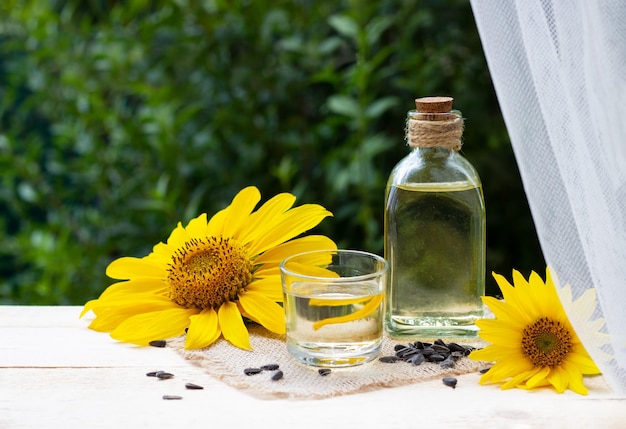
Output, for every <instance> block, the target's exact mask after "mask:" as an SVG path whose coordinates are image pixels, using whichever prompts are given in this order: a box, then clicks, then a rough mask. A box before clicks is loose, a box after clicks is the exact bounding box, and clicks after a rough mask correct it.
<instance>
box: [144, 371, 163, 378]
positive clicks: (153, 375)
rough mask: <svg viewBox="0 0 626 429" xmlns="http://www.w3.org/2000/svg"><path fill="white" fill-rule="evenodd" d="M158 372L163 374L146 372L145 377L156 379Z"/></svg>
mask: <svg viewBox="0 0 626 429" xmlns="http://www.w3.org/2000/svg"><path fill="white" fill-rule="evenodd" d="M159 372H163V371H150V372H146V375H147V376H148V377H156V376H157V374H158V373H159Z"/></svg>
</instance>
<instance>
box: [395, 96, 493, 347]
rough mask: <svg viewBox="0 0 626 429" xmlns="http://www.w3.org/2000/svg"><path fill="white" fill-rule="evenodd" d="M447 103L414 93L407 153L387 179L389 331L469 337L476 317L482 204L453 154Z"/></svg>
mask: <svg viewBox="0 0 626 429" xmlns="http://www.w3.org/2000/svg"><path fill="white" fill-rule="evenodd" d="M452 102H453V99H452V98H450V97H425V98H419V99H417V100H416V110H411V111H409V113H408V117H407V128H406V129H407V136H406V137H407V141H408V145H409V146H410V147H411V152H410V153H409V155H407V156H406V157H405V158H404V159H403V160H401V161H400V162H399V163H398V164H397V165H396V166H395V167H394V169H393V170H392V172H391V175H390V177H389V180H388V183H387V188H386V195H385V258H386V259H387V260H388V261H389V263H390V268H391V278H390V282H389V286H388V290H387V297H386V308H385V313H386V314H385V330H386V331H387V333H388V335H389V336H390V337H420V338H434V339H436V338H457V337H458V338H464V337H474V336H476V333H477V328H476V326H475V325H474V322H475V321H476V320H477V319H479V318H481V317H482V316H483V310H482V309H483V306H482V301H481V297H482V296H483V295H484V293H485V248H486V242H485V235H486V223H485V203H484V198H483V192H482V185H481V182H480V178H479V176H478V174H477V172H476V170H475V169H474V167H473V166H472V165H471V164H470V163H469V162H468V161H467V159H465V158H464V157H463V156H461V155H460V154H459V153H458V151H459V149H460V147H461V138H462V134H463V118H462V116H461V113H460V112H459V111H453V110H452Z"/></svg>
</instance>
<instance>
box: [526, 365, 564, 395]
mask: <svg viewBox="0 0 626 429" xmlns="http://www.w3.org/2000/svg"><path fill="white" fill-rule="evenodd" d="M549 375H550V367H548V366H546V367H543V368H541V369H540V370H539V371H537V373H536V374H534V375H533V376H532V377H530V378H529V379H528V381H526V386H528V387H529V388H531V389H532V388H534V387H537V386H538V385H540V384H541V383H542V382H544V381H545V380H546V379H547V377H548V376H549ZM555 387H556V386H555ZM557 390H558V389H557ZM561 392H562V391H561Z"/></svg>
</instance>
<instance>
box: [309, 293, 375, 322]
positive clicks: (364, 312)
mask: <svg viewBox="0 0 626 429" xmlns="http://www.w3.org/2000/svg"><path fill="white" fill-rule="evenodd" d="M383 296H384V294H382V293H381V294H380V295H376V296H375V297H373V298H372V300H371V301H370V302H368V303H367V304H366V305H364V306H363V308H361V309H359V310H357V311H355V312H354V313H350V314H347V315H345V316H338V317H328V318H326V319H322V320H318V321H317V322H315V323H314V324H313V329H314V330H316V331H317V330H318V329H320V328H321V327H322V326H325V325H330V324H334V323H346V322H351V321H353V320H359V319H363V318H364V317H367V316H369V315H370V314H372V313H373V312H374V311H376V310H378V309H379V308H380V303H381V302H382V300H383Z"/></svg>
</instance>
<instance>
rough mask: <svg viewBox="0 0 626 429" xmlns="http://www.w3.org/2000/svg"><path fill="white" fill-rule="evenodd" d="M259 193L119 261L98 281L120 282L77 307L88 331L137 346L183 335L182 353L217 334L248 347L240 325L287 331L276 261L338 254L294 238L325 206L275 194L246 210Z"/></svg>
mask: <svg viewBox="0 0 626 429" xmlns="http://www.w3.org/2000/svg"><path fill="white" fill-rule="evenodd" d="M260 199H261V195H260V193H259V190H258V189H257V188H255V187H247V188H245V189H243V190H241V191H240V192H239V193H238V194H237V195H236V196H235V198H234V199H233V201H232V203H231V204H230V206H228V207H226V208H225V209H223V210H221V211H219V212H218V213H217V214H215V215H214V216H213V217H212V218H211V219H210V220H208V221H207V215H206V214H202V215H200V216H198V217H197V218H195V219H192V220H191V221H190V222H189V223H188V224H187V226H186V227H183V226H182V225H181V224H180V223H179V224H178V226H177V227H176V228H175V229H174V230H173V231H172V233H171V234H170V236H169V238H168V239H167V242H166V243H159V244H157V245H156V246H154V248H153V251H152V253H150V254H149V255H147V256H145V257H143V258H133V257H122V258H119V259H116V260H114V261H113V262H111V264H110V265H109V266H108V267H107V270H106V274H107V275H108V276H109V277H111V278H114V279H118V280H124V281H121V282H118V283H115V284H113V285H111V286H109V287H108V288H107V289H106V290H105V291H104V292H103V293H102V295H100V297H99V298H98V299H95V300H92V301H89V302H87V303H86V304H85V306H84V308H83V311H82V313H81V317H82V316H83V315H84V314H86V313H87V312H88V311H90V310H91V311H92V312H93V313H94V314H95V316H96V317H95V318H94V320H93V321H92V323H91V324H90V325H89V327H90V328H91V329H94V330H96V331H101V332H111V336H112V337H113V338H115V339H117V340H120V341H124V342H129V343H133V344H138V345H147V344H148V343H149V342H150V341H153V340H158V339H167V338H172V337H175V336H179V335H182V334H183V333H184V332H185V329H186V328H187V336H186V339H185V348H187V349H197V348H203V347H207V346H208V345H210V344H211V343H213V342H214V341H215V340H217V339H218V338H219V337H220V335H223V336H224V338H225V339H226V340H228V341H229V342H231V343H232V344H234V345H235V346H237V347H240V348H243V349H250V348H251V347H250V338H249V335H248V330H247V328H246V326H245V323H244V317H246V318H248V319H250V320H252V321H254V322H257V323H259V324H261V325H263V326H264V327H265V328H267V329H268V330H270V331H272V332H276V333H278V334H282V333H284V332H285V319H284V312H283V308H282V306H281V305H280V304H279V303H280V302H282V300H283V296H282V289H281V283H280V271H279V265H280V262H281V261H282V260H283V259H284V258H285V257H286V256H288V255H291V254H294V253H299V252H304V251H308V250H317V249H336V248H337V246H336V245H335V243H334V242H333V241H332V240H330V239H329V238H327V237H325V236H321V235H310V236H303V237H300V238H294V237H297V236H299V235H300V234H302V233H304V232H306V231H308V230H310V229H311V228H313V227H315V226H316V225H318V224H319V223H320V222H321V221H322V220H323V219H324V218H325V217H327V216H332V214H331V213H330V212H329V211H327V210H326V209H325V208H324V207H322V206H320V205H317V204H305V205H302V206H298V207H294V208H292V206H293V204H294V203H295V200H296V198H295V196H293V195H291V194H288V193H283V194H279V195H276V196H275V197H273V198H271V199H270V200H269V201H267V202H265V203H264V204H263V205H262V206H261V207H259V209H258V210H257V211H253V210H254V208H255V207H256V205H257V204H258V202H259V201H260Z"/></svg>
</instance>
